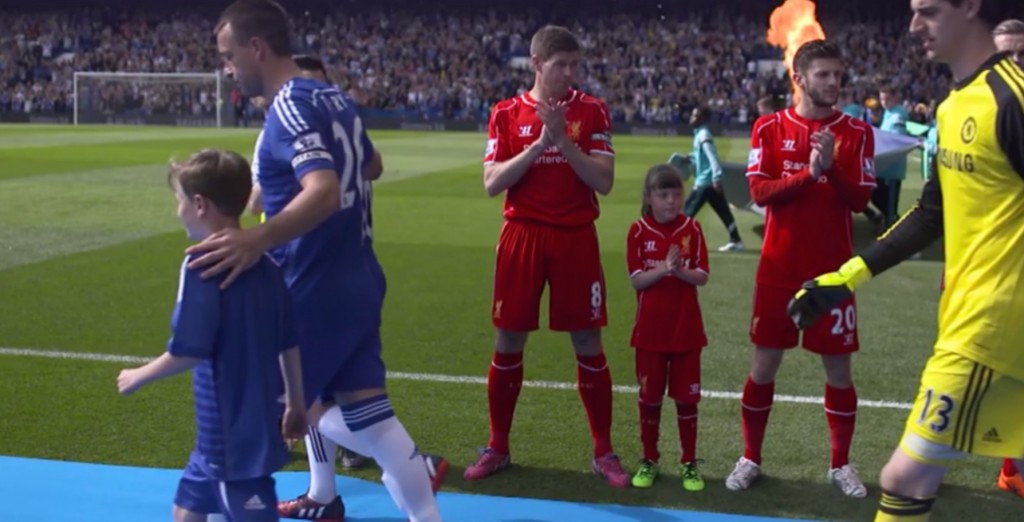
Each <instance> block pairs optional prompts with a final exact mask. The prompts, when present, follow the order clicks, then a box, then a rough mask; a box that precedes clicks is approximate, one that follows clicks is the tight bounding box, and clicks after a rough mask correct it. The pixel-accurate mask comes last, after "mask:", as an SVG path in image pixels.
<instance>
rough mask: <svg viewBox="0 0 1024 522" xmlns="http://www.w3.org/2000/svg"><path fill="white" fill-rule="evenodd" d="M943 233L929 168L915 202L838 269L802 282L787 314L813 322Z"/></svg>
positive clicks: (804, 322) (939, 194) (939, 201)
mask: <svg viewBox="0 0 1024 522" xmlns="http://www.w3.org/2000/svg"><path fill="white" fill-rule="evenodd" d="M942 232H943V224H942V191H941V188H940V187H939V180H938V172H937V169H932V176H931V178H930V179H929V180H928V182H927V183H925V186H924V191H923V192H922V194H921V199H920V200H918V203H917V205H915V206H914V208H912V209H910V211H909V212H907V213H906V214H904V216H903V217H902V218H901V219H900V220H899V221H897V222H896V224H895V225H893V226H892V227H891V228H890V229H889V230H888V231H886V232H885V234H883V235H882V236H881V237H879V238H878V240H876V241H875V242H874V243H872V244H871V246H869V247H868V248H867V249H866V250H865V251H864V252H863V253H861V254H860V255H859V256H856V257H854V258H852V259H850V260H849V261H847V262H846V263H844V264H843V266H842V267H840V268H839V270H838V271H836V272H832V273H828V274H823V275H820V276H818V277H816V278H814V279H812V280H811V281H807V282H806V283H804V285H803V288H802V289H801V290H800V291H799V292H797V294H796V296H795V297H794V299H793V300H792V301H790V303H789V310H788V311H789V315H790V316H791V317H792V318H793V321H794V322H796V324H797V326H798V327H800V328H806V327H808V326H810V325H812V324H814V323H815V322H816V321H817V320H818V318H819V317H821V316H822V315H824V314H825V313H826V312H828V310H830V309H832V308H833V307H835V306H836V305H838V304H840V303H842V302H844V301H846V300H847V299H849V298H850V295H851V294H852V293H853V290H854V289H855V288H856V287H857V286H858V285H860V284H861V283H863V282H865V281H867V280H868V279H871V278H872V277H874V276H877V275H879V274H881V273H882V272H884V271H886V270H888V269H890V268H892V267H894V266H896V265H898V264H900V263H902V262H903V261H905V260H906V259H908V258H910V257H911V256H913V255H914V254H916V253H918V252H920V251H921V250H923V249H924V248H925V247H927V246H928V245H930V244H932V243H933V242H935V241H936V240H937V239H939V238H940V237H942Z"/></svg>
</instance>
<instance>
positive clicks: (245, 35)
mask: <svg viewBox="0 0 1024 522" xmlns="http://www.w3.org/2000/svg"><path fill="white" fill-rule="evenodd" d="M228 24H230V25H231V31H232V32H233V33H234V36H235V41H236V42H239V43H243V42H246V41H248V40H249V39H250V38H260V39H262V40H264V41H266V42H267V45H268V46H269V47H270V50H271V52H273V53H274V54H276V55H278V56H288V55H290V54H291V49H292V38H291V31H290V29H289V28H288V12H287V11H285V10H284V8H283V7H281V4H278V3H277V2H275V1H274V0H236V1H235V2H234V3H232V4H231V5H229V6H228V7H227V8H226V9H224V12H223V13H221V15H220V20H219V21H218V22H217V28H216V29H215V32H217V33H219V32H220V31H221V29H223V28H224V26H225V25H228Z"/></svg>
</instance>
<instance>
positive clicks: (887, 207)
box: [871, 86, 909, 228]
mask: <svg viewBox="0 0 1024 522" xmlns="http://www.w3.org/2000/svg"><path fill="white" fill-rule="evenodd" d="M878 101H879V102H880V103H881V104H882V108H884V109H885V113H883V114H882V124H881V126H880V127H879V128H880V129H881V130H883V131H885V132H892V133H896V134H902V135H904V136H906V135H907V121H908V120H909V114H908V113H907V109H906V107H904V106H903V97H902V96H901V94H900V92H899V90H898V89H896V88H894V87H891V86H886V87H883V88H882V89H880V90H879V92H878ZM906 178H907V158H906V156H901V157H900V158H899V159H898V160H897V161H894V162H892V164H891V165H890V166H889V167H887V168H885V169H880V170H879V171H878V172H876V173H875V180H876V182H877V185H876V186H875V189H874V190H873V191H872V192H871V202H872V203H873V204H874V205H875V207H877V208H878V210H880V211H882V218H883V221H882V222H883V226H884V227H885V228H889V226H890V225H892V224H893V223H895V222H896V219H898V217H899V203H900V186H901V185H902V184H903V180H904V179H906Z"/></svg>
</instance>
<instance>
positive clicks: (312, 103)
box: [257, 77, 385, 350]
mask: <svg viewBox="0 0 1024 522" xmlns="http://www.w3.org/2000/svg"><path fill="white" fill-rule="evenodd" d="M373 150H374V149H373V143H372V142H371V141H370V138H369V136H368V135H367V133H366V129H365V127H364V126H363V122H362V120H361V119H360V117H359V114H358V112H357V107H356V104H355V102H353V101H352V100H351V99H350V98H348V97H347V96H345V95H344V94H342V93H341V92H340V91H338V89H337V88H335V87H333V86H331V85H328V84H326V83H323V82H320V81H317V80H311V79H307V78H299V77H297V78H293V79H292V80H290V81H288V82H287V83H285V84H284V85H283V86H282V87H281V89H280V91H278V93H277V94H276V95H275V96H274V101H273V103H272V104H271V105H270V108H269V109H268V111H267V119H266V123H265V124H264V128H263V137H262V140H261V142H260V145H259V150H258V152H257V156H258V161H259V173H258V176H259V182H260V186H261V187H262V189H263V205H264V209H265V210H266V213H267V218H268V219H272V218H273V217H274V216H275V215H277V214H278V213H280V212H281V211H282V210H283V209H284V208H285V207H286V206H287V205H288V204H289V203H290V202H291V201H292V200H293V199H294V198H295V197H296V196H297V195H298V194H299V192H300V191H301V190H302V184H301V181H302V179H303V177H305V176H307V175H309V174H310V173H312V172H316V171H330V172H332V173H334V175H335V176H337V177H338V183H339V186H340V192H341V194H340V200H341V204H340V205H339V207H338V209H337V210H336V211H335V212H334V213H333V214H332V215H331V216H330V217H328V218H327V219H326V220H325V221H324V222H322V223H321V224H320V225H318V226H317V227H316V228H314V229H313V230H311V231H310V232H308V233H306V234H305V235H303V236H301V237H299V238H296V239H294V240H292V241H290V242H288V243H287V244H285V245H282V246H281V247H279V248H276V249H274V250H273V252H272V255H273V256H274V258H275V259H276V260H277V261H278V262H279V263H280V264H281V267H282V268H283V270H284V274H285V280H286V281H287V283H288V287H289V289H290V290H291V292H292V296H293V299H294V303H295V310H296V317H297V320H298V321H299V328H300V331H301V335H302V339H301V341H302V343H303V350H306V349H307V348H308V349H310V350H319V349H321V348H322V347H325V346H326V347H329V348H334V347H337V346H338V344H339V343H340V342H342V340H343V339H344V338H350V337H352V335H351V334H352V332H354V331H360V330H362V329H365V328H378V327H379V324H380V312H381V307H382V305H383V299H384V290H385V281H384V274H383V270H382V269H381V267H380V264H379V263H378V261H377V257H376V254H375V253H374V250H373V227H372V215H371V205H370V199H371V197H370V196H371V190H370V182H368V181H366V180H365V179H364V178H363V172H364V171H365V170H366V168H367V166H368V165H369V163H370V161H371V159H372V158H373Z"/></svg>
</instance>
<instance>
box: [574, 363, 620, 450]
mask: <svg viewBox="0 0 1024 522" xmlns="http://www.w3.org/2000/svg"><path fill="white" fill-rule="evenodd" d="M576 384H577V387H578V388H579V392H580V399H582V400H583V407H584V408H585V409H586V410H587V420H588V421H589V422H590V434H591V436H593V438H594V456H595V457H603V456H605V455H607V454H609V453H611V452H612V440H611V433H612V374H611V372H609V371H608V360H607V359H606V358H605V356H604V353H601V354H598V355H595V356H593V357H584V356H582V355H577V356H576Z"/></svg>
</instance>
